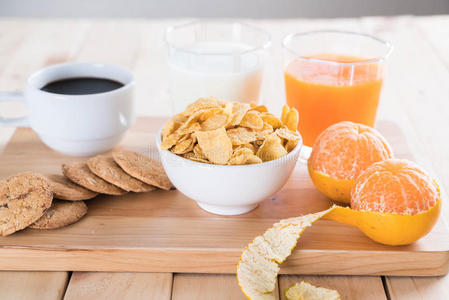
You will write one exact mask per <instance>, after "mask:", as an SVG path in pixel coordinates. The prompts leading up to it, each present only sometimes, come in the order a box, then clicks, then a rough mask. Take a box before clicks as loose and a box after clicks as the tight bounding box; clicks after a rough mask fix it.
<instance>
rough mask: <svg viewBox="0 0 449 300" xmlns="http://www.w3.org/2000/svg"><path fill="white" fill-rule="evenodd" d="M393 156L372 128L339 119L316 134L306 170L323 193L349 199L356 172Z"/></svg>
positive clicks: (345, 199) (339, 198) (341, 200)
mask: <svg viewBox="0 0 449 300" xmlns="http://www.w3.org/2000/svg"><path fill="white" fill-rule="evenodd" d="M392 157H393V151H392V150H391V147H390V145H389V144H388V142H387V141H386V140H385V138H384V137H383V136H382V135H381V134H380V133H379V132H377V131H376V130H375V129H373V128H371V127H368V126H365V125H362V124H356V123H352V122H340V123H337V124H334V125H332V126H330V127H329V128H327V129H326V130H324V131H323V132H322V133H321V134H320V135H319V136H318V137H317V139H316V141H315V144H314V145H313V149H312V153H311V155H310V158H309V161H308V168H309V174H310V177H311V178H312V181H313V183H314V184H315V186H316V187H317V189H318V190H320V191H321V192H322V193H323V194H325V195H326V196H328V197H329V198H331V199H332V200H335V201H339V202H344V203H349V202H350V193H351V188H352V185H353V184H354V180H355V179H356V178H357V176H359V174H360V173H361V172H362V171H363V170H365V169H366V168H367V167H369V166H370V165H372V164H373V163H375V162H378V161H382V160H385V159H388V158H392Z"/></svg>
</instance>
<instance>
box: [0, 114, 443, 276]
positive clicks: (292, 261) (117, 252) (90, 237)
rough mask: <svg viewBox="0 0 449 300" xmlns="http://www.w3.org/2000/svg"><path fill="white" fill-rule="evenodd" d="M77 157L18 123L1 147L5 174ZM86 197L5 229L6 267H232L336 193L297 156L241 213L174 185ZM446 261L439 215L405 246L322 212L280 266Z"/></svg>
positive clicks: (402, 144)
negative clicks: (268, 193) (54, 220)
mask: <svg viewBox="0 0 449 300" xmlns="http://www.w3.org/2000/svg"><path fill="white" fill-rule="evenodd" d="M163 121H164V119H163V118H142V119H139V120H138V122H137V123H136V125H135V126H134V128H133V129H132V130H130V132H129V134H128V135H127V137H126V138H125V140H124V141H123V145H124V146H125V147H127V148H129V149H131V150H136V151H139V152H142V153H148V151H151V147H154V146H152V145H153V141H154V133H155V132H156V131H157V129H158V128H159V127H160V126H161V125H162V123H163ZM55 126H56V124H55ZM377 127H378V129H379V130H380V131H381V132H382V133H383V134H384V135H385V136H386V137H387V139H388V140H389V141H390V142H391V144H392V146H393V148H394V149H395V153H396V156H397V157H402V158H408V159H412V157H410V152H409V150H408V148H407V143H406V140H405V138H404V136H403V135H402V133H401V131H400V129H399V128H398V127H397V126H396V125H395V124H394V123H391V122H387V121H379V122H378V126H377ZM73 160H80V158H74V157H68V156H64V155H61V154H59V153H56V152H54V151H52V150H50V149H49V148H47V147H46V146H44V145H43V144H42V143H41V142H40V140H39V138H38V136H37V135H36V134H35V133H34V132H33V131H32V130H31V129H17V130H16V132H15V134H14V136H13V137H12V139H11V141H10V143H9V144H8V145H7V146H6V148H5V150H4V152H3V153H2V154H1V155H0V178H6V177H8V176H10V175H13V174H16V173H19V172H23V171H36V172H43V173H49V172H57V173H60V165H61V163H64V162H68V161H73ZM205 184H206V183H205ZM87 204H88V206H89V211H88V214H87V216H86V217H85V218H83V219H82V220H81V221H80V222H78V223H76V224H74V225H71V226H68V227H66V228H62V229H57V230H34V229H26V230H23V231H21V232H18V233H15V234H13V235H11V236H8V237H0V269H2V270H73V271H121V272H123V271H132V272H189V273H192V272H201V273H235V270H236V264H237V262H238V259H239V256H240V253H241V251H242V249H243V248H244V247H245V246H246V245H247V244H248V243H249V242H250V241H251V240H252V239H253V238H254V237H255V236H257V235H260V234H261V233H263V232H264V231H265V229H266V228H268V227H269V226H271V224H273V223H275V222H277V221H278V220H279V219H281V218H288V217H293V216H298V215H302V214H306V213H311V212H316V211H319V210H323V209H326V208H327V207H328V206H329V205H330V201H329V200H328V199H327V198H326V197H324V196H323V195H321V194H320V193H319V192H318V191H317V190H316V189H315V188H314V186H313V185H312V182H311V181H310V179H309V176H308V174H307V171H306V168H305V166H304V165H301V163H298V164H297V167H296V169H295V171H294V173H293V175H292V176H291V178H290V179H289V181H288V182H287V184H286V185H285V186H284V187H283V188H282V190H281V191H279V192H278V193H277V194H276V195H274V196H273V197H271V198H269V199H266V200H265V201H264V202H263V203H262V204H261V205H260V206H259V207H258V208H257V209H255V210H254V211H252V212H250V213H248V214H245V215H240V216H218V215H213V214H210V213H207V212H205V211H203V210H201V209H200V208H199V207H198V206H197V205H196V203H195V202H194V201H193V200H190V199H188V198H187V197H185V196H183V195H182V194H181V193H180V192H178V191H155V192H149V193H142V194H133V193H129V194H127V195H124V196H119V197H112V196H104V195H101V196H98V197H97V198H95V199H93V200H89V201H87ZM448 265H449V231H448V229H447V228H446V227H445V225H444V224H443V222H442V220H441V219H440V222H438V223H437V225H436V226H435V228H434V229H433V231H432V232H431V233H430V234H428V235H427V236H426V237H425V238H423V239H421V240H420V241H418V242H416V243H414V244H412V245H409V246H401V247H390V246H384V245H381V244H378V243H375V242H373V241H371V240H370V239H368V238H367V237H365V236H364V235H363V234H362V233H361V232H360V231H359V230H358V229H357V228H354V227H350V226H346V225H341V224H338V223H336V222H333V221H330V220H320V221H318V222H317V223H315V224H314V225H313V226H312V227H311V228H309V229H307V230H306V232H305V233H304V234H303V236H302V237H301V238H300V241H299V244H298V247H297V248H296V249H295V250H294V251H293V254H292V255H291V257H290V258H289V259H288V260H287V261H286V262H285V263H284V264H282V267H281V273H284V274H352V275H412V276H427V275H441V274H445V273H447V271H448Z"/></svg>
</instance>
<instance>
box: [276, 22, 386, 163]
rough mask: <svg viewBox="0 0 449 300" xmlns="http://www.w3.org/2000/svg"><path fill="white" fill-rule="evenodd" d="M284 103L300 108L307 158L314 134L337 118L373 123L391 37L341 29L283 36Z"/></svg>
mask: <svg viewBox="0 0 449 300" xmlns="http://www.w3.org/2000/svg"><path fill="white" fill-rule="evenodd" d="M283 49H284V50H283V52H284V79H285V90H286V97H287V104H288V105H289V106H293V107H295V108H296V109H297V110H298V112H299V126H298V130H299V132H300V133H301V135H302V137H303V142H304V145H305V146H308V147H304V149H305V152H302V154H301V156H302V158H303V159H304V158H307V157H308V155H309V153H310V147H312V146H313V143H314V141H315V139H316V137H317V136H318V135H319V134H320V133H321V132H322V131H323V130H324V129H326V128H327V127H329V126H331V125H332V124H335V123H338V122H341V121H352V122H357V123H362V124H365V125H368V126H374V122H375V118H376V112H377V107H378V103H379V96H380V91H381V87H382V83H383V78H384V70H385V61H386V59H387V58H388V56H389V54H390V53H391V51H392V46H391V44H390V43H388V42H385V41H383V40H380V39H378V38H376V37H373V36H369V35H365V34H359V33H354V32H345V31H315V32H307V33H295V34H290V35H288V36H287V37H286V38H285V39H284V42H283Z"/></svg>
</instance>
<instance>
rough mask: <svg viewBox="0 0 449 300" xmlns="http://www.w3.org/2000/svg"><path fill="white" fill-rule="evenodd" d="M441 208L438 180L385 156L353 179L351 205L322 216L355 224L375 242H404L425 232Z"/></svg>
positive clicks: (414, 238)
mask: <svg viewBox="0 0 449 300" xmlns="http://www.w3.org/2000/svg"><path fill="white" fill-rule="evenodd" d="M440 210H441V195H440V190H439V187H438V184H437V183H436V182H435V181H434V180H433V179H432V178H431V177H430V176H429V175H427V174H426V173H425V172H424V171H423V170H422V169H420V168H419V167H418V166H417V165H416V164H414V163H412V162H410V161H407V160H401V159H388V160H385V161H382V162H378V163H375V164H373V165H372V166H370V167H368V168H367V169H366V170H365V171H364V172H363V173H362V174H361V175H360V176H359V177H358V178H357V179H356V180H355V182H354V186H353V188H352V190H351V208H347V207H340V206H337V207H335V208H334V209H333V210H332V211H331V212H329V213H328V214H327V215H326V216H324V218H326V219H331V220H335V221H337V222H340V223H343V224H348V225H353V226H356V227H358V228H359V229H360V230H361V231H362V232H363V233H365V234H366V235H367V236H368V237H370V238H371V239H373V240H374V241H376V242H379V243H382V244H386V245H406V244H410V243H413V242H415V241H416V240H418V239H420V238H421V237H423V236H424V235H426V234H427V233H428V232H429V231H430V230H431V229H432V227H433V226H434V225H435V223H436V221H437V219H438V216H439V214H440Z"/></svg>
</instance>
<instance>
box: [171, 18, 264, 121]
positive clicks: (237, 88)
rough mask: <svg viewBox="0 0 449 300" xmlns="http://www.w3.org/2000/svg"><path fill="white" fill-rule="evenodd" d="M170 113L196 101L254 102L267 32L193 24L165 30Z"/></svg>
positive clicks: (238, 26) (233, 25)
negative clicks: (204, 98)
mask: <svg viewBox="0 0 449 300" xmlns="http://www.w3.org/2000/svg"><path fill="white" fill-rule="evenodd" d="M165 40H166V43H167V52H168V53H167V54H168V57H167V60H168V67H169V93H170V98H171V100H172V104H173V111H174V113H177V112H180V111H182V110H184V109H185V107H186V106H187V105H188V104H189V103H191V102H193V101H195V100H196V99H198V98H200V97H209V96H214V97H217V98H222V99H225V100H233V101H241V102H251V101H254V102H258V99H259V92H260V87H261V81H262V77H263V69H264V60H265V56H266V48H267V47H268V46H269V45H270V36H269V34H268V33H267V32H265V31H263V30H261V29H258V28H256V27H253V26H250V25H247V24H244V23H239V22H216V21H214V22H212V21H194V22H191V23H188V24H184V25H180V26H173V27H170V28H168V29H167V32H166V35H165Z"/></svg>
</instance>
